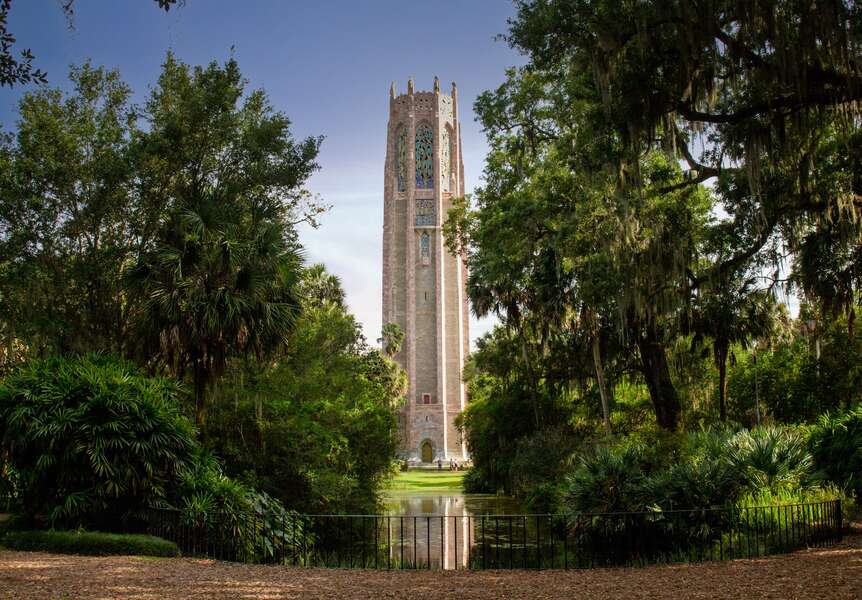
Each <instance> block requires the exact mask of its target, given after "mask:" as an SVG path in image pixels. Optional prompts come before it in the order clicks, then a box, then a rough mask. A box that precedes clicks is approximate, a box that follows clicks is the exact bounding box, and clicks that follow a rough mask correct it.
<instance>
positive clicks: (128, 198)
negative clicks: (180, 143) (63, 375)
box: [0, 63, 152, 369]
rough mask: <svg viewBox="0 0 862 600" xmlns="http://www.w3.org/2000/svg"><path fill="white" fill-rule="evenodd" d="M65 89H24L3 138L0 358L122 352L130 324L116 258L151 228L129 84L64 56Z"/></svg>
mask: <svg viewBox="0 0 862 600" xmlns="http://www.w3.org/2000/svg"><path fill="white" fill-rule="evenodd" d="M69 79H70V84H71V85H70V88H71V90H70V91H69V92H68V93H63V92H61V91H60V90H59V89H48V88H41V89H39V90H37V91H34V92H31V93H27V94H24V96H23V97H22V99H21V101H20V104H19V107H18V121H17V131H16V132H15V134H14V136H12V135H9V136H4V137H2V138H0V166H2V168H0V231H2V232H3V235H2V236H0V289H2V292H0V335H2V338H3V343H2V345H0V347H2V348H3V350H4V352H3V354H4V357H3V358H4V360H3V363H4V364H3V366H4V367H6V368H7V369H8V368H9V366H11V365H13V364H15V363H16V362H19V361H20V360H21V359H22V358H23V356H22V355H25V354H28V353H29V354H32V355H34V356H45V355H47V354H51V353H63V352H69V351H75V352H87V351H105V352H114V353H117V352H120V351H121V350H122V346H123V341H124V339H125V337H126V334H127V332H128V329H129V323H128V318H127V317H128V315H127V311H128V306H129V303H128V300H129V299H124V298H123V297H122V290H121V288H122V286H121V282H120V268H121V266H122V264H123V263H124V262H125V261H126V260H128V259H129V257H130V256H131V255H132V254H133V253H134V251H135V250H137V249H138V248H139V247H140V244H142V243H145V241H146V239H147V230H148V226H149V225H150V224H151V221H150V219H151V218H152V211H151V210H150V209H149V206H147V207H144V206H140V205H137V204H136V202H135V198H134V197H133V194H132V192H131V179H132V176H133V173H132V170H131V168H130V165H129V160H128V155H127V152H126V149H127V148H128V145H129V143H130V139H131V137H132V131H133V129H134V127H135V123H136V119H135V113H134V111H133V109H132V107H131V105H130V104H129V98H130V96H131V93H132V91H131V89H130V88H129V87H128V86H127V85H126V84H125V83H124V82H123V81H122V80H121V78H120V75H119V73H118V72H117V71H109V70H106V69H104V68H99V67H93V66H91V65H90V64H89V63H85V64H84V65H82V66H80V67H72V69H71V71H70V74H69Z"/></svg>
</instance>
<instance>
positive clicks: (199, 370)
mask: <svg viewBox="0 0 862 600" xmlns="http://www.w3.org/2000/svg"><path fill="white" fill-rule="evenodd" d="M205 369H206V367H202V366H200V365H197V366H195V370H194V380H195V381H194V385H195V425H197V426H198V427H199V428H200V429H201V435H203V425H204V421H205V420H206V409H205V402H206V394H207V378H206V372H205Z"/></svg>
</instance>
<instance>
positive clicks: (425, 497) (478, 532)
mask: <svg viewBox="0 0 862 600" xmlns="http://www.w3.org/2000/svg"><path fill="white" fill-rule="evenodd" d="M384 507H385V510H386V514H387V515H390V517H389V518H388V519H387V522H386V525H385V527H386V536H387V538H386V539H387V540H389V541H390V542H389V553H390V558H391V560H392V561H393V562H395V563H399V562H400V563H402V564H403V563H407V564H412V565H417V566H430V567H432V568H441V567H442V568H444V569H455V568H464V567H466V566H467V564H468V562H469V560H470V555H471V551H474V549H473V546H474V544H475V541H476V538H477V536H479V537H480V538H484V536H482V531H483V529H487V530H491V529H492V528H497V529H499V528H500V527H502V528H503V529H504V535H505V531H506V528H507V527H511V526H512V525H511V520H509V519H505V518H495V517H494V516H490V515H513V514H520V513H521V512H523V511H522V507H521V506H520V504H519V503H518V502H517V500H515V499H514V498H510V497H508V496H494V495H489V494H464V493H458V492H454V493H453V492H439V493H437V492H389V493H387V494H386V498H385V500H384Z"/></svg>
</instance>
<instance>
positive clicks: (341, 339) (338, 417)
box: [208, 270, 407, 513]
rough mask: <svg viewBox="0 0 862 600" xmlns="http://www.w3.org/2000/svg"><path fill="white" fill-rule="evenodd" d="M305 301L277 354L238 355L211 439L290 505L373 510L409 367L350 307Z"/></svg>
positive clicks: (233, 464)
mask: <svg viewBox="0 0 862 600" xmlns="http://www.w3.org/2000/svg"><path fill="white" fill-rule="evenodd" d="M321 274H323V275H325V272H320V271H318V272H315V271H313V270H307V271H305V272H304V273H303V277H304V278H305V277H307V278H312V279H319V277H320V275H321ZM300 287H302V284H301V285H300ZM339 291H340V289H339ZM301 304H302V311H301V312H300V314H299V316H298V318H297V321H296V323H295V327H294V328H293V330H292V332H291V334H290V337H289V340H288V343H287V344H286V346H285V347H284V348H283V349H282V350H281V351H280V352H278V353H277V354H276V355H275V356H273V358H272V360H270V361H268V362H258V361H254V360H249V361H242V362H240V361H239V360H235V361H233V362H232V363H231V368H230V369H229V371H228V373H227V375H226V376H225V378H224V379H223V381H222V382H221V383H219V384H218V385H217V386H216V388H215V392H214V402H213V408H212V413H211V416H210V418H209V419H208V429H209V435H208V443H209V444H210V445H211V446H212V447H213V448H214V449H215V450H216V451H217V452H218V454H219V455H220V456H223V457H224V458H225V462H226V468H227V469H228V470H229V472H230V473H231V474H235V475H236V476H238V477H244V478H246V479H247V480H249V481H251V482H253V483H254V484H255V485H256V486H259V487H260V488H261V489H263V490H264V491H266V492H268V493H269V494H272V495H273V496H275V497H276V498H279V499H281V500H283V501H284V502H285V503H286V504H287V505H288V506H291V507H293V508H296V509H298V510H303V511H308V512H312V513H320V512H323V513H330V512H346V511H374V510H376V509H377V494H378V492H379V490H380V488H381V486H382V483H383V481H384V480H385V478H386V477H387V476H388V475H389V473H390V470H391V467H392V464H393V461H394V460H395V457H396V451H397V447H398V444H397V442H398V437H397V420H396V415H397V411H398V409H399V408H400V407H401V404H402V403H403V399H404V394H405V393H406V387H407V380H406V375H405V373H404V371H403V370H402V369H401V368H399V367H398V366H397V364H395V363H394V362H393V361H392V360H390V359H389V358H387V357H386V356H384V355H383V353H382V352H381V351H379V350H377V349H374V348H369V347H368V345H367V344H366V342H365V340H364V339H363V337H362V334H361V329H360V326H359V324H358V323H357V321H356V319H355V318H354V317H353V316H352V315H350V314H348V313H347V312H346V311H345V310H344V309H343V308H342V307H340V306H338V305H336V304H334V303H323V304H320V303H318V302H317V299H316V298H314V297H313V296H312V297H305V298H302V299H301Z"/></svg>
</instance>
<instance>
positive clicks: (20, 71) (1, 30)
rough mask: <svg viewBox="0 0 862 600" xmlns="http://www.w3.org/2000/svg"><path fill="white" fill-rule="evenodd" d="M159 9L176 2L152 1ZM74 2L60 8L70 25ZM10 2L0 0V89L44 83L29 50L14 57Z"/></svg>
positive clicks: (66, 0)
mask: <svg viewBox="0 0 862 600" xmlns="http://www.w3.org/2000/svg"><path fill="white" fill-rule="evenodd" d="M153 1H154V2H156V3H157V4H158V6H159V8H161V9H163V10H165V11H168V10H170V8H171V6H173V5H175V4H177V3H178V0H153ZM74 4H75V0H62V2H61V6H62V9H63V12H65V13H66V16H67V18H69V20H70V23H71V18H72V14H73V12H74ZM11 8H12V0H0V87H3V86H9V87H12V86H14V85H16V84H23V83H30V82H35V83H46V82H47V74H46V73H45V72H44V71H42V70H41V69H34V68H33V59H34V58H35V57H34V56H33V54H32V53H31V52H30V50H29V49H25V50H22V51H21V52H20V58H16V57H15V53H14V52H13V50H12V46H14V45H15V42H16V39H15V36H13V35H12V34H11V33H9V30H8V28H7V23H8V19H9V11H10V9H11Z"/></svg>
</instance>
